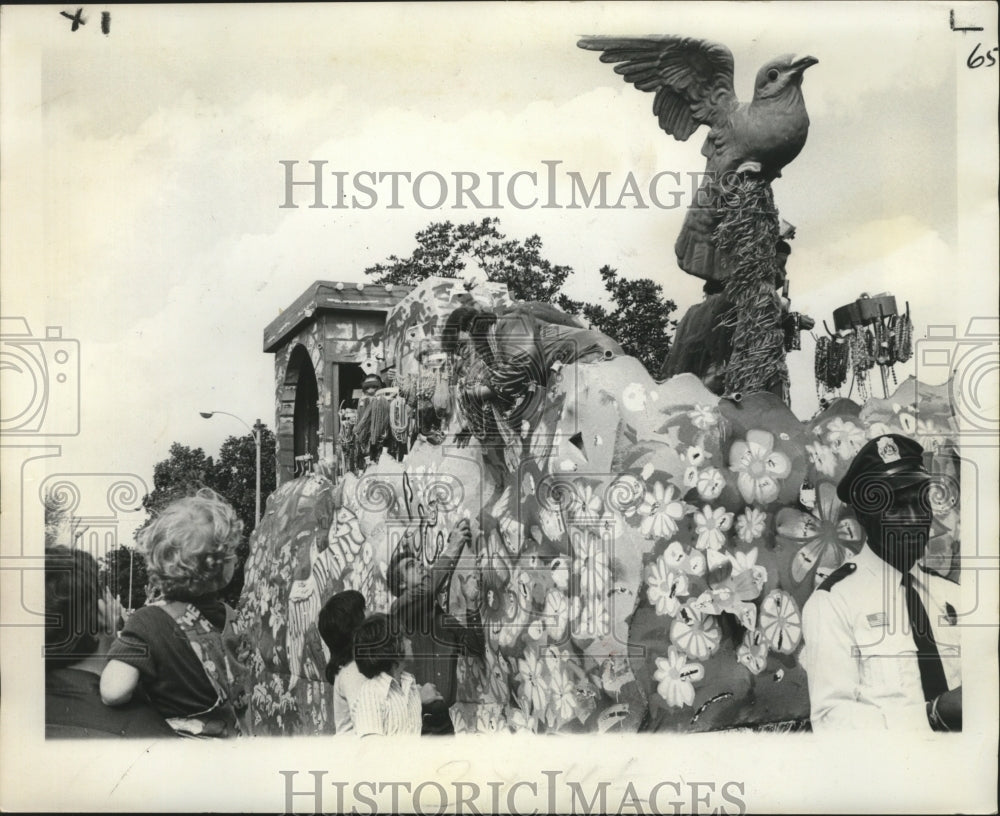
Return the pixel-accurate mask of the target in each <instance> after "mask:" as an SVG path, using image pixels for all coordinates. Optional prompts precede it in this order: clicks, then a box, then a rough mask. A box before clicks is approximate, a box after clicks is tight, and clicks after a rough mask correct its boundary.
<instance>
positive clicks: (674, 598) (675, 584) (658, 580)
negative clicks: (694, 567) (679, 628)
mask: <svg viewBox="0 0 1000 816" xmlns="http://www.w3.org/2000/svg"><path fill="white" fill-rule="evenodd" d="M674 543H675V544H676V543H677V542H674ZM678 546H679V545H678ZM666 556H667V554H666V553H665V552H664V553H663V554H662V555H661V556H660V557H659V558H657V559H656V563H655V564H653V566H652V567H651V568H650V571H649V577H648V578H646V597H647V598H648V599H649V602H650V603H651V604H652V605H653V606H655V607H656V614H657V615H670V616H671V617H672V616H674V615H676V614H677V613H678V612H679V611H680V608H681V603H682V601H683V600H684V599H685V598H686V597H687V595H688V579H687V576H686V575H685V574H684V573H683V572H679V571H677V570H675V569H671V568H670V567H669V566H668V565H667V557H666Z"/></svg>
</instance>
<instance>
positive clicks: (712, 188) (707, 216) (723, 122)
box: [577, 36, 818, 281]
mask: <svg viewBox="0 0 1000 816" xmlns="http://www.w3.org/2000/svg"><path fill="white" fill-rule="evenodd" d="M577 44H578V45H579V46H580V47H581V48H585V49H588V50H590V51H601V52H602V53H601V57H600V59H601V62H610V63H615V72H616V73H618V74H620V75H621V76H622V77H623V78H624V79H625V81H626V82H630V83H632V84H633V85H635V87H636V88H638V89H639V90H641V91H652V92H654V93H655V97H654V98H653V113H654V114H655V115H656V117H657V119H658V120H659V123H660V127H661V128H662V129H663V130H664V131H666V132H667V133H668V134H670V135H671V136H673V137H674V138H675V139H677V140H679V141H682V142H683V141H686V140H687V139H688V137H689V136H690V135H691V134H692V133H694V131H695V130H697V129H698V127H699V126H701V125H708V127H709V131H708V137H707V138H706V139H705V144H704V146H703V147H702V151H701V152H702V154H703V155H704V156H705V157H706V159H707V160H708V161H707V167H706V179H705V182H704V183H703V186H702V189H701V190H700V191H699V194H698V196H697V199H696V200H695V201H694V202H693V203H692V205H691V207H690V208H689V209H688V212H687V215H686V217H685V219H684V225H683V227H682V228H681V232H680V235H679V236H678V238H677V243H676V244H675V247H674V249H675V251H676V253H677V262H678V265H679V266H680V267H681V269H683V270H684V271H685V272H687V273H689V274H691V275H695V276H696V277H699V278H703V279H706V280H716V281H721V280H724V279H725V278H726V277H727V276H728V271H727V270H726V268H725V264H724V259H723V258H722V257H721V255H720V253H717V251H716V247H715V244H714V242H713V237H712V234H713V232H714V229H715V226H716V225H717V223H718V207H719V195H720V188H719V184H718V182H719V181H721V180H723V179H724V178H725V176H726V174H728V173H732V172H752V173H756V174H758V175H759V176H760V177H761V178H762V179H764V180H765V181H771V180H772V179H774V178H776V177H777V176H779V175H781V169H782V168H783V167H784V166H785V165H787V164H788V163H789V162H791V161H792V160H793V159H794V158H795V157H796V156H798V154H799V151H801V150H802V146H803V145H804V144H805V143H806V136H807V134H808V132H809V116H808V114H807V113H806V105H805V101H804V100H803V98H802V74H803V72H804V71H805V70H806V69H807V68H809V66H811V65H815V64H816V63H817V62H818V60H817V59H815V58H814V57H801V58H799V59H796V58H794V57H793V56H791V55H786V56H782V57H776V58H775V59H773V60H771V61H770V62H768V63H766V64H765V65H763V66H762V67H761V69H760V70H759V71H758V72H757V79H756V80H755V82H754V90H753V99H752V100H751V101H750V102H749V103H747V102H740V101H739V100H738V99H737V98H736V92H735V90H734V89H733V55H732V52H730V50H729V49H728V48H726V47H725V46H724V45H719V44H718V43H711V42H705V41H704V40H696V39H691V38H688V37H674V36H665V37H638V38H633V37H585V38H583V39H581V40H580V41H579V42H578V43H577Z"/></svg>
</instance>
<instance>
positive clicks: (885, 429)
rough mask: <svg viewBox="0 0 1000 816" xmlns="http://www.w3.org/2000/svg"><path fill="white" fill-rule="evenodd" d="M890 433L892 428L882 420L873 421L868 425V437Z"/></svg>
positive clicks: (873, 437)
mask: <svg viewBox="0 0 1000 816" xmlns="http://www.w3.org/2000/svg"><path fill="white" fill-rule="evenodd" d="M897 407H898V406H897ZM891 433H892V428H890V427H889V426H888V425H886V424H885V423H884V422H873V423H872V424H871V425H869V426H868V438H869V439H875V438H876V437H878V436H885V435H886V434H891Z"/></svg>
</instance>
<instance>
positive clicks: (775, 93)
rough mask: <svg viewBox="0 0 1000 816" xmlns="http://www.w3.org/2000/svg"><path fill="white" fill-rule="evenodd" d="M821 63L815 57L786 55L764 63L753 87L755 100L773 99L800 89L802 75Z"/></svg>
mask: <svg viewBox="0 0 1000 816" xmlns="http://www.w3.org/2000/svg"><path fill="white" fill-rule="evenodd" d="M817 62H819V60H818V59H816V58H815V57H798V58H796V56H795V55H794V54H785V55H783V56H780V57H775V58H774V59H773V60H771V61H770V62H767V63H764V65H762V66H761V69H760V70H759V71H758V72H757V80H756V81H755V82H754V86H753V98H754V99H755V100H756V99H773V98H774V97H780V96H782V95H784V94H785V93H787V92H788V90H789V89H798V88H799V86H801V84H802V73H803V71H805V70H806V68H808V67H809V66H810V65H815V64H816V63H817Z"/></svg>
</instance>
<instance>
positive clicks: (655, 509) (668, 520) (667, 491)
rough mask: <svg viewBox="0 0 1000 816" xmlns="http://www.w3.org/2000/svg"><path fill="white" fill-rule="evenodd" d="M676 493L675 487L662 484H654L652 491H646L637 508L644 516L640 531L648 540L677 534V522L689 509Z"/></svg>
mask: <svg viewBox="0 0 1000 816" xmlns="http://www.w3.org/2000/svg"><path fill="white" fill-rule="evenodd" d="M676 493H677V489H676V488H675V487H674V486H673V485H669V484H668V485H667V486H666V487H664V485H663V483H662V482H654V483H653V488H652V490H647V491H646V495H645V498H644V499H643V501H642V504H640V505H639V507H638V508H637V512H638V513H639V515H641V516H644V518H643V520H642V522H641V523H640V525H639V529H640V530H641V531H642V534H643V535H644V536H645V537H646V538H669V537H670V536H672V535H673V534H674V533H676V532H677V522H678V521H680V520H681V519H682V518H684V516H685V514H686V513H687V508H686V506H685V504H684V502H682V501H680V500H679V499H678V498H677V497H676Z"/></svg>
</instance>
